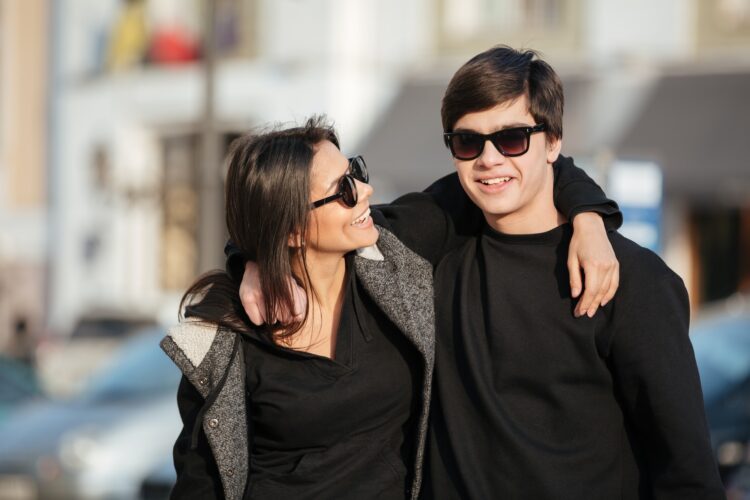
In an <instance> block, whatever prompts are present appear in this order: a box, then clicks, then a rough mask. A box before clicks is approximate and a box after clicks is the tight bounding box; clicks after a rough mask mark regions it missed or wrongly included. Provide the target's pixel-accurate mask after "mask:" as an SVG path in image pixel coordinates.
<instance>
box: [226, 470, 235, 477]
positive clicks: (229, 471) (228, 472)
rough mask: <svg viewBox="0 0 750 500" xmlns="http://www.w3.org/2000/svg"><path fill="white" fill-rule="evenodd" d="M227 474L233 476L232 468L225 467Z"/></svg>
mask: <svg viewBox="0 0 750 500" xmlns="http://www.w3.org/2000/svg"><path fill="white" fill-rule="evenodd" d="M227 476H229V477H232V476H234V469H227Z"/></svg>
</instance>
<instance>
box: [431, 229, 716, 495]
mask: <svg viewBox="0 0 750 500" xmlns="http://www.w3.org/2000/svg"><path fill="white" fill-rule="evenodd" d="M571 233H572V231H571V230H570V227H569V225H563V226H560V227H558V228H556V229H554V230H552V231H550V232H547V233H543V234H537V235H504V234H500V233H497V232H495V231H493V230H492V229H490V228H489V227H487V226H485V231H484V234H483V235H481V236H478V237H476V238H474V239H472V240H470V241H468V242H467V243H465V244H464V245H463V246H462V247H460V248H459V249H457V250H455V251H454V252H452V253H451V254H450V255H449V256H448V257H446V258H445V259H444V260H443V261H442V262H441V264H440V266H439V267H438V269H437V271H436V273H435V291H436V307H435V310H436V315H437V318H436V323H437V332H436V335H437V340H436V349H437V350H436V360H435V361H436V370H435V386H434V392H433V403H432V412H431V419H432V420H431V430H430V438H429V445H428V451H427V465H428V468H427V473H426V477H425V486H424V490H423V491H424V492H425V496H426V497H428V498H429V497H434V498H441V499H442V498H462V499H464V498H473V499H485V498H508V499H526V498H533V499H556V500H557V499H581V498H587V499H589V498H590V499H612V498H617V499H636V498H670V499H675V500H678V499H679V500H686V499H699V498H700V499H707V498H724V494H723V490H722V486H721V482H720V480H719V476H718V473H717V469H716V466H715V464H714V461H713V455H712V452H711V446H710V442H709V437H708V430H707V425H706V421H705V417H704V411H703V400H702V396H701V388H700V381H699V379H698V374H697V369H696V366H695V360H694V356H693V351H692V347H691V344H690V341H689V339H688V321H689V307H688V298H687V293H686V291H685V287H684V286H683V284H682V280H681V279H680V278H679V277H678V276H677V275H676V274H674V273H673V272H672V271H671V270H670V269H669V268H668V267H667V266H666V265H665V264H664V263H663V262H662V261H661V259H659V257H658V256H656V255H655V254H653V253H652V252H650V251H648V250H646V249H643V248H641V247H639V246H638V245H636V244H635V243H633V242H631V241H630V240H627V239H626V238H624V237H622V236H620V235H619V234H618V233H610V235H611V236H610V241H611V243H612V245H613V247H614V250H615V253H616V254H617V257H618V260H619V261H620V265H621V286H620V288H619V290H618V293H617V295H616V296H615V298H614V300H613V301H612V302H610V303H609V304H608V305H607V306H606V307H604V308H603V310H601V311H600V312H599V313H597V315H596V316H595V317H594V318H593V319H589V318H587V317H584V318H575V317H574V316H573V309H574V307H575V302H576V301H575V299H572V298H571V296H570V291H569V285H568V283H569V277H568V271H567V266H566V259H567V255H568V245H569V242H570V236H571Z"/></svg>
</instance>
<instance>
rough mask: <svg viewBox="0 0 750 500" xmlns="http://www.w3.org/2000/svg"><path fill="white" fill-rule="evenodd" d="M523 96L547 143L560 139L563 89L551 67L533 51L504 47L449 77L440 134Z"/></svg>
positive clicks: (484, 55) (496, 48) (482, 54)
mask: <svg viewBox="0 0 750 500" xmlns="http://www.w3.org/2000/svg"><path fill="white" fill-rule="evenodd" d="M522 95H526V96H527V98H528V101H529V112H530V113H531V116H533V117H534V120H536V122H537V123H544V124H545V126H546V135H547V138H548V139H550V140H554V139H561V138H562V117H563V104H564V103H563V89H562V83H561V82H560V78H559V77H558V76H557V73H555V70H553V69H552V67H551V66H550V65H549V64H547V63H546V62H544V61H543V60H541V59H539V54H538V53H537V52H535V51H533V50H523V51H519V50H516V49H513V48H511V47H508V46H507V45H498V46H496V47H492V48H491V49H489V50H486V51H485V52H482V53H481V54H478V55H476V56H474V57H473V58H471V59H470V60H469V61H468V62H467V63H466V64H464V65H463V66H461V68H459V70H458V71H457V72H456V74H455V75H453V78H452V79H451V81H450V83H449V84H448V88H447V89H446V90H445V95H444V96H443V106H442V109H441V115H442V119H443V131H445V132H452V131H453V126H454V125H455V124H456V122H457V121H458V120H459V119H460V118H461V117H462V116H464V115H465V114H467V113H473V112H476V111H483V110H486V109H490V108H493V107H495V106H497V105H499V104H502V103H504V102H508V101H512V100H514V99H517V98H519V97H521V96H522Z"/></svg>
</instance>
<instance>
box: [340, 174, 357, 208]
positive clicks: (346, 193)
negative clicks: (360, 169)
mask: <svg viewBox="0 0 750 500" xmlns="http://www.w3.org/2000/svg"><path fill="white" fill-rule="evenodd" d="M339 190H340V191H341V194H342V195H343V196H342V197H341V199H342V200H343V201H344V204H345V205H346V206H347V207H354V206H356V205H357V185H356V184H355V182H354V179H353V178H352V177H351V176H349V175H345V176H344V177H342V178H341V186H340V187H339Z"/></svg>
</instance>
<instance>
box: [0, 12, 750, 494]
mask: <svg viewBox="0 0 750 500" xmlns="http://www.w3.org/2000/svg"><path fill="white" fill-rule="evenodd" d="M500 43H502V44H508V45H511V46H513V47H526V48H533V49H535V50H538V51H540V52H541V53H542V55H543V57H544V58H545V59H546V60H548V61H549V62H550V63H551V64H552V65H553V66H554V67H555V68H556V70H557V71H558V72H559V73H560V75H561V77H562V79H563V85H564V88H565V99H566V106H565V123H564V139H563V148H562V153H563V154H564V155H567V156H572V157H574V158H575V161H576V164H578V165H579V166H580V167H582V168H584V169H585V170H586V171H587V172H588V173H589V175H590V176H591V177H593V178H594V179H595V180H597V182H598V183H599V184H600V185H601V186H602V187H603V188H604V190H605V192H606V193H607V194H608V195H609V196H610V197H611V198H613V199H614V200H615V201H617V202H618V203H619V204H620V206H621V209H622V211H623V214H624V217H625V224H624V225H623V227H622V229H621V232H622V233H623V234H625V235H626V236H628V237H629V238H631V239H633V240H635V241H636V242H638V243H639V244H641V245H643V246H645V247H647V248H650V249H651V250H653V251H655V252H657V253H658V254H659V255H660V256H661V257H662V258H663V259H664V260H665V261H666V262H667V264H668V265H669V266H670V267H671V268H672V269H674V270H675V272H677V273H678V274H679V275H680V276H681V277H682V279H683V281H684V282H685V285H686V287H687V289H688V292H689V295H690V300H691V311H692V327H691V335H692V338H693V344H694V348H695V351H696V358H697V360H698V364H699V369H700V373H701V378H702V382H703V387H704V397H705V400H706V409H707V415H708V417H709V423H710V426H711V431H712V440H713V443H712V444H713V447H714V449H715V452H716V458H717V461H718V463H719V466H720V469H721V472H722V477H723V479H724V481H725V485H726V486H727V490H728V494H729V498H730V499H750V160H749V159H748V158H749V157H748V155H747V154H746V151H745V149H746V146H747V143H748V126H747V125H746V120H747V117H748V116H750V95H749V93H748V89H750V0H633V1H631V2H618V1H616V0H413V1H408V2H406V1H401V0H0V499H19V500H21V499H36V498H41V499H58V498H59V499H103V498H107V499H112V498H118V499H135V498H144V499H157V498H166V495H167V494H168V491H169V488H170V486H171V483H172V481H173V480H174V470H173V467H172V462H171V448H172V445H173V443H174V440H175V438H176V437H177V434H178V433H179V431H180V428H181V425H180V420H179V415H178V413H177V407H176V404H175V394H176V390H177V384H178V382H179V373H178V371H177V369H176V368H175V367H174V366H173V365H172V364H171V362H170V361H169V360H168V358H167V357H166V356H164V355H163V353H162V352H161V350H160V349H159V347H158V340H159V339H160V338H161V336H163V335H164V334H165V332H166V329H167V328H168V327H169V326H170V325H173V324H174V323H176V322H177V318H178V315H177V313H178V305H179V301H180V298H181V297H182V294H183V293H184V291H185V290H186V289H187V287H188V286H189V285H190V284H191V283H192V282H193V280H194V279H195V278H196V277H197V276H199V275H200V274H201V273H203V272H205V271H208V270H210V269H214V268H222V267H223V265H224V255H223V252H222V250H223V247H224V242H225V239H226V230H225V224H224V215H223V181H224V174H225V167H224V165H223V158H224V155H225V152H226V150H227V147H228V146H229V144H230V143H231V142H232V140H234V139H235V138H237V137H238V136H240V135H242V134H243V133H246V132H247V131H248V130H250V129H252V128H253V127H264V126H267V125H269V124H278V123H287V124H289V123H298V122H301V121H302V120H303V119H304V118H306V117H308V116H310V115H312V114H326V115H327V116H328V118H330V119H331V120H332V121H333V122H334V124H335V126H336V129H337V131H338V132H339V135H340V139H341V144H342V150H343V152H344V153H345V154H362V155H363V156H364V157H365V158H366V159H367V165H368V167H369V169H370V175H371V183H372V185H373V187H374V189H375V195H374V197H373V201H374V202H375V203H383V202H388V201H390V200H392V199H394V198H395V197H397V196H399V195H401V194H404V193H406V192H409V191H415V190H421V189H423V188H425V187H427V186H428V185H429V184H431V183H432V182H433V181H434V180H436V179H438V178H439V177H441V176H443V175H444V174H447V173H449V172H451V171H452V169H453V164H452V161H451V157H450V153H449V151H448V150H447V149H446V148H445V146H444V144H443V140H442V139H443V138H442V132H443V130H442V126H441V121H440V105H441V98H442V95H443V93H444V91H445V87H446V85H447V82H448V80H449V78H450V76H451V75H452V74H453V72H454V71H455V70H456V69H457V68H458V67H459V66H460V65H461V64H463V63H464V62H465V61H466V60H467V59H468V58H469V57H471V56H472V55H474V54H476V53H478V52H480V51H482V50H484V49H486V48H489V47H490V46H493V45H496V44H500ZM94 374H96V375H94Z"/></svg>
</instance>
